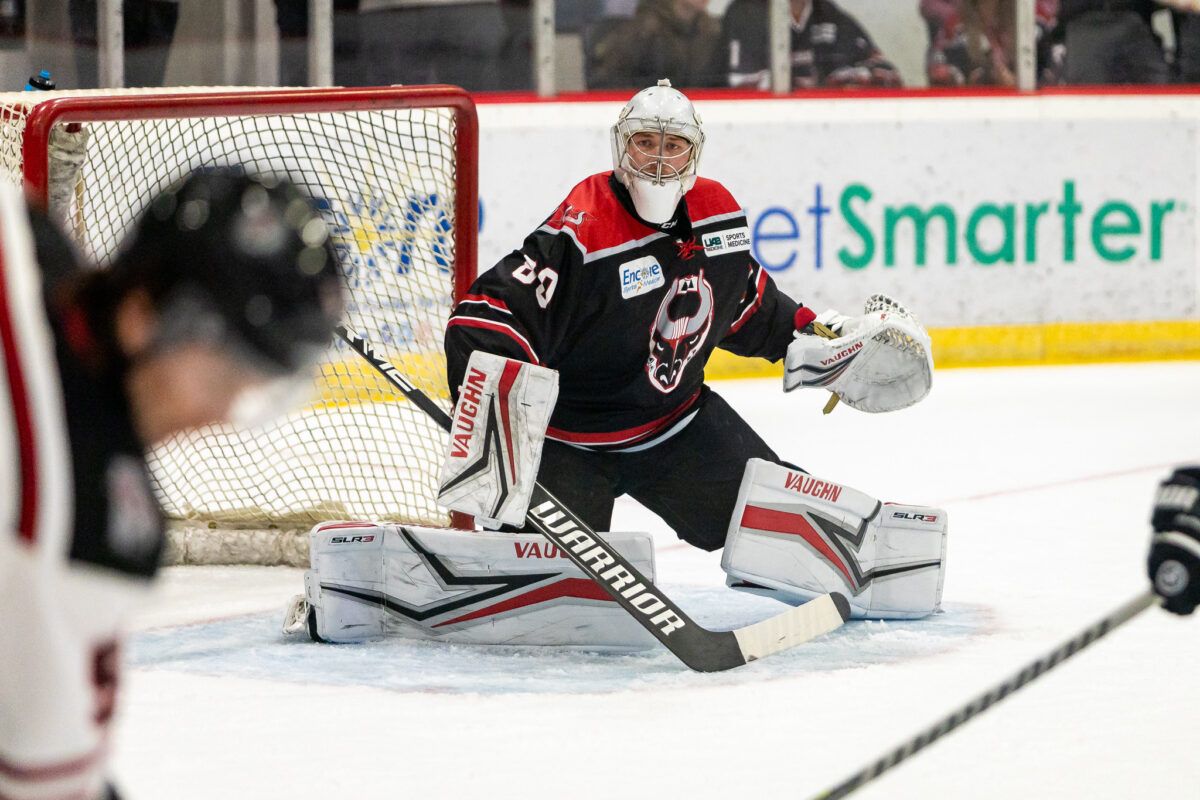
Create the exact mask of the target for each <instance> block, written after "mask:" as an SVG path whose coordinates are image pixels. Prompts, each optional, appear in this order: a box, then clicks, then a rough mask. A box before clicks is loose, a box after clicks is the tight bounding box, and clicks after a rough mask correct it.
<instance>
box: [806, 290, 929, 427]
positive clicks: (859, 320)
mask: <svg viewBox="0 0 1200 800" xmlns="http://www.w3.org/2000/svg"><path fill="white" fill-rule="evenodd" d="M864 312H865V313H864V314H863V315H862V316H859V317H847V316H844V315H842V314H839V313H837V312H836V311H825V312H824V313H822V314H819V315H818V316H817V318H816V319H815V320H814V321H813V322H812V323H810V324H809V325H808V326H806V327H805V329H804V330H802V331H800V332H798V333H797V334H796V340H795V341H794V342H792V343H791V345H789V346H788V350H787V356H786V357H785V359H784V364H785V367H786V369H785V370H784V375H783V390H784V391H785V392H790V391H792V390H793V389H798V388H801V387H820V388H824V389H828V390H829V391H831V392H833V393H834V394H836V395H837V396H838V397H840V398H841V400H842V402H844V403H845V404H846V405H848V406H850V407H852V408H857V409H858V410H859V411H867V412H872V413H875V412H881V411H896V410H898V409H901V408H907V407H908V406H911V405H913V404H914V403H916V402H918V401H920V400H922V399H924V397H925V395H927V394H929V389H930V387H931V386H932V384H933V356H932V355H931V353H932V347H931V344H930V341H929V334H928V333H926V332H925V329H924V328H923V327H922V326H921V323H919V322H917V319H916V317H914V316H913V315H912V314H911V313H910V312H909V311H908V309H906V308H905V307H904V306H902V305H900V304H899V303H897V302H896V301H895V300H893V299H891V298H890V297H887V296H885V295H881V294H876V295H871V296H870V297H869V298H867V302H866V305H865V307H864ZM817 326H821V327H820V328H818V327H817ZM822 328H823V329H824V331H828V332H830V333H832V334H833V335H834V337H835V338H827V334H826V335H820V334H819V333H818V331H821V330H822Z"/></svg>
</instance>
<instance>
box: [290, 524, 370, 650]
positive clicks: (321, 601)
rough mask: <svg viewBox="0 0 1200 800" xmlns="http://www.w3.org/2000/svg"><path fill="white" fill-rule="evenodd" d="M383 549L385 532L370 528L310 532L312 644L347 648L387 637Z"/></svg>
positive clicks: (307, 581)
mask: <svg viewBox="0 0 1200 800" xmlns="http://www.w3.org/2000/svg"><path fill="white" fill-rule="evenodd" d="M383 544H384V529H383V528H380V527H378V526H376V525H373V524H371V523H369V522H355V523H345V522H342V523H325V524H322V525H318V526H316V527H315V528H313V529H312V531H310V532H309V534H308V548H309V560H310V563H311V564H312V569H310V570H308V571H307V572H305V573H304V595H305V598H306V599H307V600H308V605H309V608H310V611H309V614H311V615H312V616H311V620H310V628H309V632H310V634H313V638H315V639H317V640H318V641H324V642H334V643H343V642H361V641H365V640H367V639H377V638H379V637H381V636H383V633H384V620H385V614H384V610H383V606H382V605H381V604H380V603H379V601H378V596H379V594H380V592H382V591H383V588H384V580H383Z"/></svg>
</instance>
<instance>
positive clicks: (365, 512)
mask: <svg viewBox="0 0 1200 800" xmlns="http://www.w3.org/2000/svg"><path fill="white" fill-rule="evenodd" d="M0 104H2V105H0V163H2V165H3V169H4V171H5V173H6V174H7V175H8V176H9V179H10V180H13V181H14V182H19V181H22V180H23V181H24V183H25V186H26V189H27V191H28V192H29V193H30V194H31V196H34V197H39V198H43V199H45V200H46V202H47V203H48V205H49V208H50V211H51V214H52V215H53V216H54V217H56V218H57V219H58V220H59V221H60V222H62V223H63V224H64V225H65V226H66V227H67V229H68V230H69V232H70V234H71V235H72V237H73V238H74V240H75V242H76V243H77V244H78V245H79V247H80V249H81V250H82V252H83V254H84V255H85V257H86V258H88V259H89V260H91V261H94V262H95V263H96V264H98V265H99V266H100V267H103V266H104V265H105V264H107V263H109V262H110V261H111V260H112V258H113V256H114V253H115V252H116V250H117V248H118V246H119V244H120V243H121V241H122V239H123V238H124V236H125V234H126V233H127V232H128V231H129V230H130V228H131V225H132V223H133V221H134V220H135V219H136V218H137V217H138V216H139V214H140V213H141V211H142V210H143V209H144V208H145V207H146V205H147V204H148V203H149V202H150V201H151V200H152V199H153V198H154V197H155V196H156V195H157V194H158V193H160V192H161V191H162V190H164V189H166V188H167V187H168V186H170V185H171V184H172V183H174V182H175V181H177V180H178V179H179V178H181V177H182V176H184V175H185V174H187V173H188V172H189V171H191V170H194V169H197V168H203V167H208V166H218V165H221V166H225V165H241V166H242V167H244V168H245V169H246V170H247V171H249V172H254V173H258V174H276V175H286V176H287V177H288V178H289V179H290V180H291V181H293V182H294V183H296V184H297V185H298V186H300V187H301V188H302V189H303V190H304V191H306V192H307V193H308V194H310V195H311V196H312V197H313V198H314V199H315V200H316V202H317V204H318V206H319V207H320V208H321V209H322V213H323V215H324V217H325V219H326V221H327V222H328V224H329V227H330V232H331V234H332V237H333V241H334V248H335V250H336V252H337V254H338V259H339V262H340V266H341V269H342V273H343V275H344V277H345V285H346V288H347V316H346V321H345V324H346V326H347V327H348V328H350V329H351V330H352V331H355V332H357V333H360V334H362V335H363V336H365V337H366V338H367V339H368V340H369V341H370V342H371V343H372V344H373V345H374V346H375V348H376V349H377V351H378V352H379V353H380V355H383V356H385V357H386V358H387V359H388V360H389V361H391V362H392V363H393V364H396V365H397V366H398V367H399V368H400V369H401V370H402V371H403V372H404V373H405V374H406V375H407V376H408V377H409V378H410V380H412V381H413V383H415V384H416V385H417V386H419V387H420V388H421V389H423V390H424V391H425V392H426V393H428V394H429V395H430V396H432V397H434V398H436V399H437V400H438V402H439V403H440V404H441V405H443V406H444V407H445V408H447V410H448V409H449V395H448V391H447V388H446V363H445V353H444V349H443V345H442V335H443V331H444V329H445V324H446V320H447V318H448V316H449V313H450V311H451V308H452V306H453V304H454V302H456V301H457V300H458V299H459V298H460V297H461V296H462V295H463V294H465V293H466V291H467V289H468V287H469V286H470V285H471V283H472V281H473V280H474V277H475V260H476V253H475V237H476V218H477V214H478V210H477V209H478V205H477V186H476V180H477V179H476V175H477V163H476V153H477V147H478V128H477V122H476V117H475V110H474V105H473V104H472V103H471V101H470V99H469V97H468V96H467V95H466V93H465V92H463V91H462V90H460V89H457V88H454V87H449V86H430V87H399V86H393V87H380V88H356V89H294V90H293V89H203V90H191V89H161V90H146V91H137V90H134V91H130V90H125V91H119V92H112V91H104V90H100V91H84V92H76V93H64V92H23V93H10V94H6V95H0ZM317 383H318V386H317V393H316V394H315V395H314V401H313V403H312V404H311V405H310V406H308V407H307V408H305V409H303V410H301V411H298V412H296V413H293V414H291V415H289V416H287V417H286V418H284V419H283V420H282V421H280V422H277V423H275V424H272V425H271V426H269V427H267V428H265V429H260V430H256V431H238V430H234V429H231V428H228V427H224V426H220V427H213V428H207V429H204V430H202V431H199V432H196V433H192V434H188V435H182V436H177V437H175V438H174V439H172V440H170V441H168V442H166V443H164V444H162V445H160V446H158V447H156V448H155V449H154V450H153V451H152V452H151V453H150V454H149V458H148V462H149V465H150V470H151V475H152V478H153V481H154V484H155V490H156V492H157V493H158V496H159V499H160V501H161V503H162V506H163V508H164V510H165V511H166V513H167V516H168V518H169V520H170V525H169V535H170V541H169V543H168V552H167V560H168V562H170V563H277V564H283V563H290V564H307V541H306V536H305V534H306V533H307V530H308V529H309V528H310V527H311V526H312V525H313V524H315V523H317V522H322V521H327V520H333V519H369V520H377V519H378V520H390V521H400V522H413V523H420V524H425V525H442V526H445V525H450V524H452V522H455V523H460V524H461V523H463V522H465V521H466V518H454V519H453V520H452V517H451V515H450V514H448V513H447V512H446V511H445V510H444V509H441V508H439V507H438V505H437V503H436V495H437V488H436V487H437V475H438V472H439V470H440V465H441V460H442V456H443V448H444V434H443V433H442V432H441V430H440V429H439V428H438V427H437V426H436V424H434V423H433V422H432V421H431V420H430V419H429V418H428V417H427V416H426V415H425V414H424V413H423V412H421V411H420V410H418V409H416V408H415V407H413V406H412V405H411V404H410V403H409V402H408V401H407V400H405V399H404V398H402V397H400V396H399V395H397V393H396V392H395V391H394V390H393V389H392V388H391V387H389V386H388V385H387V384H386V383H385V382H384V381H383V380H382V379H381V378H380V377H379V376H377V375H376V374H375V373H374V372H373V371H372V370H371V368H370V367H369V366H368V365H365V363H364V362H362V361H361V360H360V359H359V357H358V356H357V355H356V354H355V353H354V352H353V351H351V350H350V349H349V348H348V347H347V346H346V345H345V343H343V342H340V341H338V342H336V344H333V343H331V347H330V351H329V354H328V358H327V359H326V361H325V363H324V364H323V365H322V369H321V374H320V376H319V378H318V381H317Z"/></svg>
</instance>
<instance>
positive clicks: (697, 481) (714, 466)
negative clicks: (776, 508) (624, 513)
mask: <svg viewBox="0 0 1200 800" xmlns="http://www.w3.org/2000/svg"><path fill="white" fill-rule="evenodd" d="M697 404H698V406H699V412H698V413H697V414H696V417H695V418H694V419H693V420H692V421H691V422H690V423H689V424H688V426H687V427H686V428H684V429H683V430H682V431H680V432H679V433H677V434H675V435H674V436H672V437H671V438H670V439H668V440H667V441H665V442H663V443H662V444H658V445H655V446H654V447H651V448H649V449H647V450H642V451H638V452H633V453H612V452H607V453H606V452H598V451H594V450H583V449H580V448H578V447H572V446H571V445H567V444H562V443H561V442H555V441H550V440H547V441H546V445H545V448H544V450H543V451H542V463H541V467H540V469H539V470H538V481H539V482H540V483H541V484H542V485H543V486H545V487H546V488H547V489H549V490H550V491H551V492H552V493H554V495H556V496H557V497H558V499H559V500H561V501H562V502H563V503H564V504H565V505H566V506H567V508H569V509H571V510H572V511H574V512H575V513H576V514H578V515H579V516H580V517H581V518H582V519H583V520H584V521H585V522H586V523H587V524H588V525H590V526H591V527H592V529H593V530H596V531H607V530H609V529H610V525H611V521H612V510H613V501H614V500H615V499H616V498H617V497H619V496H621V495H623V494H628V495H630V496H631V497H633V498H634V499H635V500H637V501H638V502H639V503H641V504H642V505H644V506H645V507H646V508H648V509H650V510H651V511H653V512H654V513H655V514H658V515H659V516H660V517H662V518H663V520H664V521H665V522H666V523H667V524H668V525H670V526H671V528H672V529H673V530H674V531H675V533H676V534H677V535H678V536H679V538H680V539H683V540H684V541H685V542H688V543H690V544H693V545H695V546H696V547H699V548H701V549H704V550H717V549H719V548H721V547H723V546H724V544H725V532H726V530H727V529H728V527H729V518H730V516H731V515H732V514H733V507H734V504H735V503H737V495H738V488H739V487H740V486H741V482H742V473H743V472H744V471H745V468H746V461H747V460H749V459H751V458H761V459H765V460H768V461H776V462H778V461H779V458H778V457H777V456H776V455H775V453H774V451H772V450H771V448H770V447H768V446H767V444H766V442H764V441H763V440H762V439H761V438H759V436H758V434H757V433H755V432H754V431H753V430H752V429H751V428H750V426H749V425H748V424H746V421H745V420H743V419H742V418H741V417H740V416H738V414H737V412H736V411H734V410H733V409H732V408H731V407H730V406H729V404H728V403H726V402H725V400H724V399H722V398H721V396H720V395H718V394H717V393H715V392H713V391H711V390H710V389H708V387H705V388H704V390H703V394H702V395H701V397H700V399H699V400H698V401H697ZM781 463H784V462H781Z"/></svg>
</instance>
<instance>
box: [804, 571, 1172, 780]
mask: <svg viewBox="0 0 1200 800" xmlns="http://www.w3.org/2000/svg"><path fill="white" fill-rule="evenodd" d="M1156 600H1157V596H1156V595H1155V594H1154V592H1152V591H1149V590H1147V591H1146V592H1144V593H1142V594H1139V595H1138V596H1137V597H1134V598H1133V599H1131V600H1129V601H1128V602H1126V603H1125V604H1124V605H1122V606H1121V607H1120V608H1117V609H1115V610H1113V611H1112V612H1111V613H1109V614H1108V615H1106V616H1105V617H1103V618H1101V619H1099V620H1097V621H1096V622H1094V623H1093V624H1091V625H1089V626H1088V627H1086V628H1084V629H1083V630H1081V631H1080V632H1079V633H1077V634H1075V635H1074V636H1073V637H1071V638H1070V639H1068V640H1067V641H1065V642H1063V643H1062V644H1060V645H1059V646H1058V647H1056V648H1054V649H1053V650H1051V651H1050V652H1049V653H1046V654H1045V655H1044V656H1042V657H1041V658H1038V659H1036V660H1034V661H1031V662H1030V663H1029V664H1027V665H1026V666H1025V667H1024V668H1022V669H1021V670H1020V671H1018V672H1016V673H1015V674H1013V675H1011V676H1010V677H1008V678H1006V679H1005V680H1003V681H1001V682H1000V683H998V684H996V685H995V686H993V687H992V688H991V689H989V690H987V691H986V692H984V693H983V694H981V695H979V696H978V697H976V698H974V699H973V700H971V701H970V702H969V703H967V704H966V705H964V706H962V707H961V708H959V709H957V710H955V711H954V712H953V713H951V714H949V715H947V716H946V717H944V718H942V719H940V720H938V721H937V722H936V723H934V724H933V725H930V726H929V727H928V728H926V729H925V730H923V731H921V732H920V733H919V734H917V735H916V736H914V737H912V738H911V739H909V740H908V741H907V742H905V743H904V744H902V745H900V746H899V747H897V748H896V749H894V750H892V751H890V752H888V753H887V754H886V755H884V756H882V757H881V758H879V759H878V760H876V761H875V762H874V763H872V764H871V765H870V766H868V767H865V768H863V769H862V770H860V771H859V772H857V773H855V774H854V775H852V776H850V777H849V778H847V779H846V780H844V781H842V782H841V783H839V784H838V785H837V786H835V787H833V788H832V789H828V790H826V791H825V792H822V793H821V794H819V795H816V796H815V797H814V798H813V800H838V798H842V797H847V796H848V795H850V794H852V793H853V792H854V791H856V790H857V789H859V788H861V787H862V786H864V785H865V784H867V783H870V782H871V781H873V780H875V779H876V778H878V777H879V776H880V775H882V774H883V773H885V772H887V771H888V770H890V769H891V768H892V767H894V766H896V765H897V764H899V763H900V762H902V761H904V760H905V759H907V758H909V757H911V756H913V755H914V754H916V753H919V752H921V751H922V750H924V749H925V748H926V747H928V746H929V745H931V744H933V743H934V742H936V741H937V740H938V739H940V738H942V737H943V736H945V735H946V734H948V733H950V732H951V731H953V730H954V729H956V728H958V727H959V726H960V725H962V724H963V723H965V722H967V721H968V720H970V719H974V718H975V717H977V716H979V715H980V714H982V713H983V712H984V711H987V710H988V709H989V708H991V707H992V706H994V705H995V704H996V703H999V702H1000V701H1001V700H1003V699H1004V698H1006V697H1008V696H1009V695H1011V694H1013V693H1014V692H1016V691H1018V690H1019V689H1021V688H1022V687H1024V686H1026V685H1028V684H1030V683H1032V682H1033V681H1035V680H1037V679H1038V678H1040V677H1041V676H1042V675H1045V674H1046V673H1047V672H1049V671H1050V670H1052V669H1054V668H1055V667H1057V666H1058V665H1059V664H1061V663H1062V662H1064V661H1066V660H1067V659H1068V658H1070V657H1071V656H1073V655H1075V654H1076V653H1078V652H1079V651H1080V650H1083V649H1084V648H1085V647H1087V646H1088V645H1090V644H1092V643H1094V642H1095V641H1096V640H1098V639H1100V638H1101V637H1103V636H1104V635H1106V634H1108V633H1111V632H1112V631H1114V630H1116V629H1117V628H1119V627H1120V626H1121V625H1124V624H1125V623H1126V622H1128V621H1129V620H1131V619H1133V618H1134V617H1136V616H1137V615H1138V614H1141V613H1142V612H1143V611H1145V610H1146V609H1147V608H1149V607H1150V606H1152V605H1154V603H1155V601H1156Z"/></svg>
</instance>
